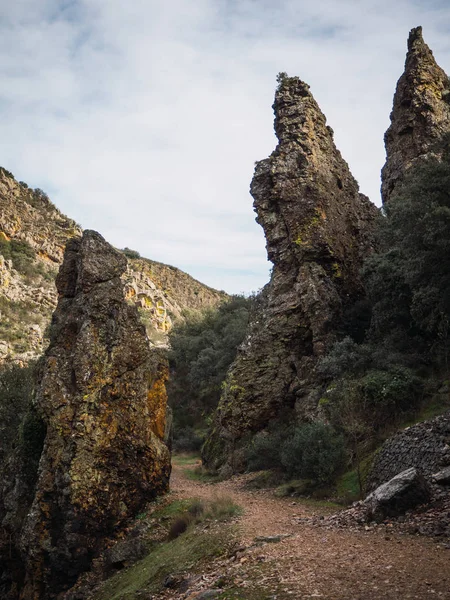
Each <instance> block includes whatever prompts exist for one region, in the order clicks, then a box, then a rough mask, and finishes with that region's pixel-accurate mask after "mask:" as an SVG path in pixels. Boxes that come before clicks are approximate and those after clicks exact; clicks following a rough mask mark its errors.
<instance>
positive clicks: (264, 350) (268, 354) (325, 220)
mask: <svg viewBox="0 0 450 600" xmlns="http://www.w3.org/2000/svg"><path fill="white" fill-rule="evenodd" d="M273 108H274V111H275V132H276V134H277V137H278V145H277V147H276V149H275V151H274V152H273V153H272V154H271V156H270V157H269V158H268V159H266V160H262V161H260V162H258V163H257V164H256V168H255V174H254V177H253V181H252V184H251V193H252V195H253V198H254V207H255V210H256V212H257V221H258V223H259V224H260V225H261V226H262V227H263V229H264V233H265V236H266V248H267V254H268V258H269V260H271V261H272V262H273V272H272V276H271V280H270V283H269V284H268V285H267V286H266V288H265V290H264V292H263V294H262V295H261V297H260V301H259V302H260V304H259V308H258V309H257V310H256V312H255V315H254V318H253V320H252V323H251V325H250V329H249V335H248V336H247V339H246V340H245V342H244V344H243V345H242V347H241V348H240V350H239V353H238V356H237V359H236V361H235V363H234V365H233V366H232V368H231V371H230V373H229V375H228V380H227V382H226V383H225V386H224V392H223V394H222V398H221V401H220V404H219V407H218V410H217V413H216V417H215V423H214V431H213V433H212V435H211V436H210V438H209V439H208V440H207V443H206V445H205V448H204V460H205V463H206V464H207V466H209V467H210V468H213V469H217V468H221V469H222V470H225V471H227V470H230V469H231V470H239V469H240V468H242V461H241V455H240V453H239V447H240V446H241V445H242V442H243V440H244V439H245V437H246V436H247V435H248V434H251V433H253V432H256V431H259V430H261V429H263V428H264V427H265V426H266V425H267V424H268V423H269V421H270V420H272V419H274V418H277V417H278V416H279V415H280V413H281V412H282V411H283V410H285V409H292V410H293V409H294V408H295V409H296V411H297V413H298V416H299V417H300V418H301V417H305V416H307V414H308V413H312V412H314V411H315V408H316V403H317V402H316V400H317V399H316V398H315V397H314V393H313V386H312V373H313V371H314V367H315V364H316V362H317V360H318V358H319V357H320V356H322V355H323V354H324V352H326V350H327V349H328V348H329V347H330V346H331V344H332V343H333V342H334V341H335V340H336V339H337V331H338V329H339V327H340V325H341V324H342V319H343V315H344V312H345V310H346V308H348V307H349V306H351V305H352V303H354V302H355V301H356V300H357V299H359V298H361V296H362V293H363V292H362V285H361V280H360V276H359V270H360V268H361V265H362V261H363V258H364V257H365V256H367V255H368V254H369V253H370V252H371V250H372V245H373V239H372V231H373V223H374V218H375V216H376V214H377V210H376V208H375V207H374V206H373V205H372V204H371V203H370V201H369V200H368V198H366V197H365V196H363V195H362V194H360V193H359V189H358V184H357V182H356V181H355V179H354V178H353V176H352V175H351V173H350V171H349V168H348V165H347V163H346V162H345V161H344V160H343V158H342V156H341V154H340V153H339V151H338V150H337V149H336V147H335V145H334V141H333V132H332V130H331V128H330V127H328V126H327V124H326V119H325V116H324V115H323V113H322V112H321V110H320V108H319V106H318V105H317V103H316V101H315V100H314V98H313V96H312V94H311V92H310V91H309V86H308V85H307V84H306V83H304V82H303V81H301V80H300V79H299V78H298V77H287V76H282V77H280V81H279V87H278V89H277V91H276V95H275V103H274V106H273Z"/></svg>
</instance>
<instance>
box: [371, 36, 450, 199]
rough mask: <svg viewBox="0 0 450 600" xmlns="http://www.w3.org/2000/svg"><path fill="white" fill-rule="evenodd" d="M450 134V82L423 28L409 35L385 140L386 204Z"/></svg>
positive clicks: (384, 186) (383, 183)
mask: <svg viewBox="0 0 450 600" xmlns="http://www.w3.org/2000/svg"><path fill="white" fill-rule="evenodd" d="M449 131H450V80H449V78H448V76H447V75H446V73H445V72H444V71H443V70H442V69H441V67H439V66H438V64H437V63H436V61H435V59H434V56H433V53H432V51H431V50H430V48H429V47H428V46H427V45H426V44H425V42H424V41H423V37H422V27H416V28H414V29H412V30H411V32H410V34H409V39H408V53H407V56H406V62H405V71H404V73H403V75H402V76H401V77H400V79H399V81H398V83H397V89H396V92H395V96H394V106H393V109H392V113H391V125H390V127H389V129H388V130H387V131H386V134H385V137H384V141H385V145H386V155H387V158H386V164H385V165H384V167H383V170H382V185H381V194H382V197H383V202H388V201H389V199H390V198H391V196H392V194H393V193H394V191H395V187H396V186H397V184H398V183H399V182H401V181H402V179H403V175H404V173H405V171H406V170H407V169H409V168H410V167H411V165H412V164H414V162H415V161H417V160H418V159H420V158H421V157H426V156H430V154H435V155H437V156H439V154H440V152H441V151H442V149H440V148H439V141H440V140H441V138H442V136H443V135H444V134H445V133H447V132H449Z"/></svg>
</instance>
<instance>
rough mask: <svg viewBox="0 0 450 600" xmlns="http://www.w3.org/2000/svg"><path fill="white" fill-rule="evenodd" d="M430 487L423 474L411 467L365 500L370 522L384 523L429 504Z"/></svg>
mask: <svg viewBox="0 0 450 600" xmlns="http://www.w3.org/2000/svg"><path fill="white" fill-rule="evenodd" d="M430 497H431V490H430V487H429V485H428V483H427V481H426V479H425V477H424V476H423V475H422V473H421V472H420V471H419V470H418V469H416V468H414V467H411V468H410V469H406V471H402V472H401V473H399V474H398V475H396V476H395V477H393V478H392V479H390V480H389V481H387V482H386V483H383V484H382V485H380V487H378V488H377V489H376V490H375V491H374V492H372V493H371V494H370V495H369V496H367V498H366V499H365V500H364V504H365V505H366V507H367V509H368V518H369V520H374V521H377V522H381V521H383V520H384V519H385V518H386V517H397V516H399V515H401V514H403V513H405V512H406V511H407V510H409V509H410V508H414V507H415V506H418V505H419V504H423V503H424V502H427V501H428V500H429V499H430Z"/></svg>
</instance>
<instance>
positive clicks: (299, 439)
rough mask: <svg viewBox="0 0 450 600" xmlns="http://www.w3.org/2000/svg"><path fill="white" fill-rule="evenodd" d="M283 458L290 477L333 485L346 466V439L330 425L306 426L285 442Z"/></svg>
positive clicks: (298, 429)
mask: <svg viewBox="0 0 450 600" xmlns="http://www.w3.org/2000/svg"><path fill="white" fill-rule="evenodd" d="M280 458H281V463H282V465H283V467H284V468H285V470H286V471H287V473H288V474H289V475H290V476H291V477H292V476H294V475H295V476H298V477H301V478H305V479H308V478H309V479H313V480H314V481H317V482H318V483H321V484H324V483H330V482H331V481H333V479H334V476H335V475H336V473H337V471H338V470H339V469H340V468H341V467H342V466H343V464H344V459H345V446H344V439H343V438H342V436H339V435H337V434H336V433H335V431H334V430H333V428H332V427H330V426H329V425H325V424H323V423H312V424H309V425H303V426H301V427H297V428H296V429H295V431H294V434H293V435H292V437H290V438H288V439H287V440H286V441H285V442H284V444H283V446H282V449H281V454H280Z"/></svg>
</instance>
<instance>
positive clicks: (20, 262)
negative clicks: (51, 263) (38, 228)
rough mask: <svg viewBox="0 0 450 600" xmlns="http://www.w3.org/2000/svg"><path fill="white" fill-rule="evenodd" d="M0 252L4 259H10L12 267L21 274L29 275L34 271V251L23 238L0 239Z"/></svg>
mask: <svg viewBox="0 0 450 600" xmlns="http://www.w3.org/2000/svg"><path fill="white" fill-rule="evenodd" d="M0 254H1V255H2V256H3V257H4V258H5V260H12V263H13V267H14V269H16V271H18V272H19V273H22V274H23V275H31V274H33V273H34V271H35V267H34V265H33V263H34V260H35V258H36V253H35V251H34V250H33V248H32V247H31V246H30V244H28V242H25V241H23V240H4V239H3V240H1V239H0Z"/></svg>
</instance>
